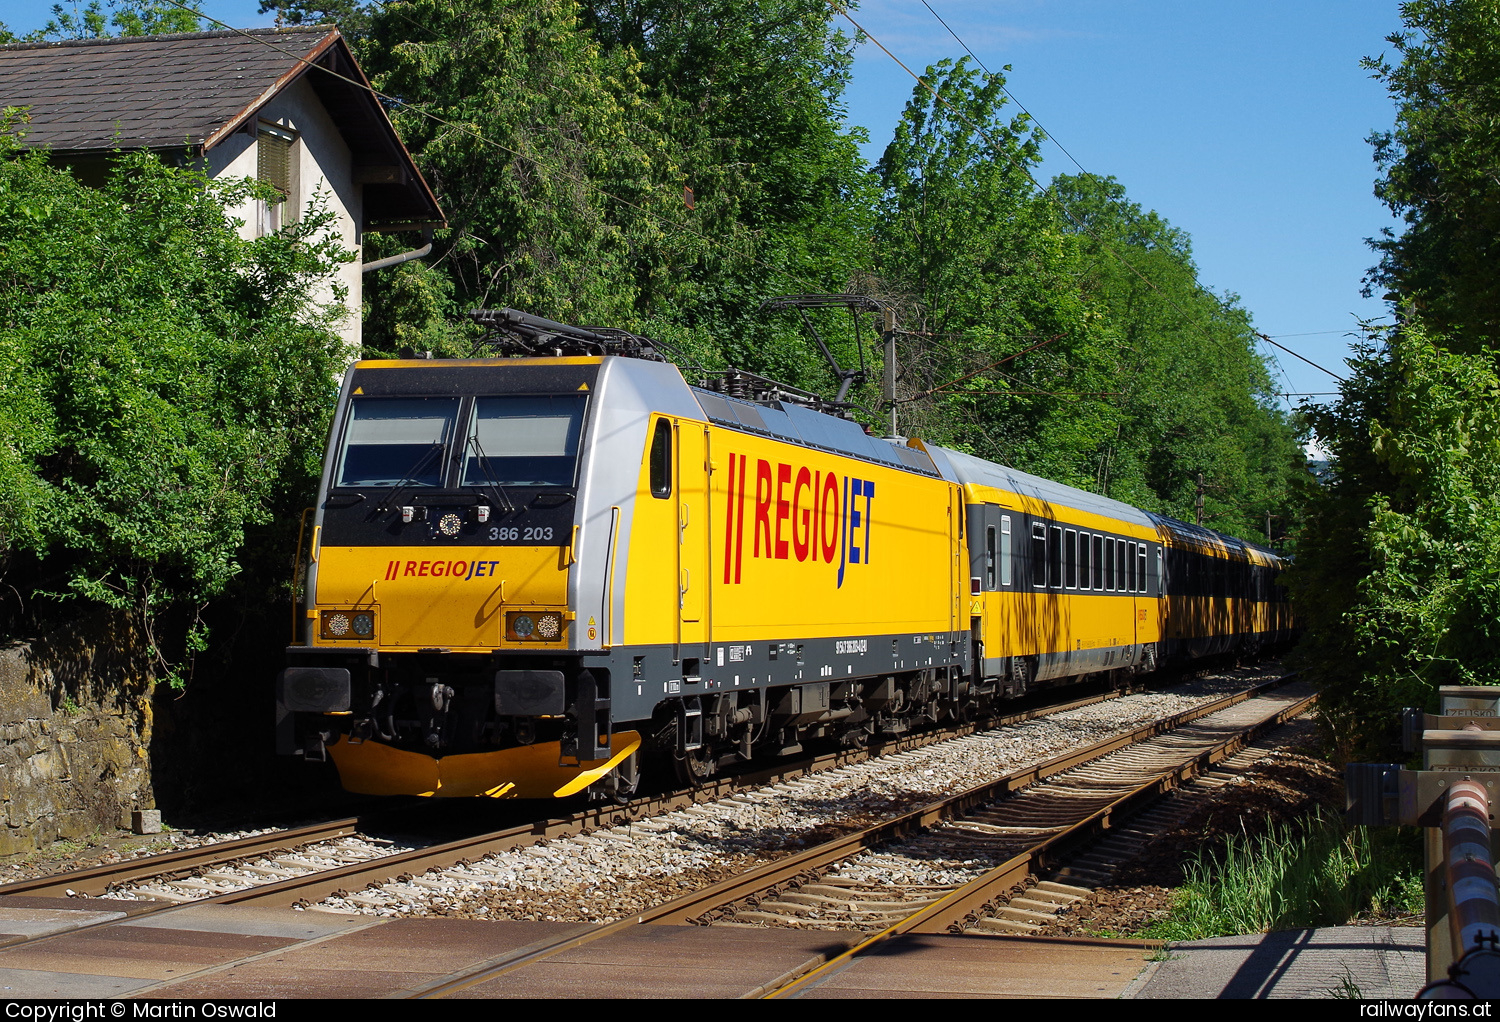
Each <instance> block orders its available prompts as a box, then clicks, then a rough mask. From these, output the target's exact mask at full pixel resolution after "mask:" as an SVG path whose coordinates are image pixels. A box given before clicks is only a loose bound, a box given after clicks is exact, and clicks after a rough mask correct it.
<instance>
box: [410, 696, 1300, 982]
mask: <svg viewBox="0 0 1500 1022" xmlns="http://www.w3.org/2000/svg"><path fill="white" fill-rule="evenodd" d="M1266 687H1270V686H1263V687H1258V689H1257V690H1255V691H1250V692H1245V693H1241V694H1238V695H1235V696H1229V697H1225V698H1224V699H1220V700H1216V701H1214V702H1213V703H1211V704H1208V705H1206V706H1202V707H1199V708H1196V709H1194V710H1190V711H1186V712H1184V713H1181V714H1177V715H1174V717H1173V718H1171V719H1168V720H1164V721H1160V722H1157V723H1154V724H1152V725H1148V726H1146V727H1142V728H1138V729H1135V730H1133V731H1132V732H1130V733H1129V734H1126V735H1122V736H1119V737H1116V738H1113V739H1109V740H1107V741H1104V742H1099V743H1096V744H1094V745H1092V746H1090V747H1088V748H1084V749H1079V750H1077V751H1075V752H1072V753H1069V754H1067V755H1065V756H1061V757H1056V758H1054V759H1052V760H1049V761H1047V762H1046V763H1042V764H1039V765H1036V766H1034V767H1030V768H1027V769H1024V770H1020V771H1015V772H1013V773H1011V774H1008V775H1006V776H1004V777H1001V778H999V779H997V780H995V781H991V782H987V783H985V784H982V785H978V786H976V787H973V788H970V789H968V790H966V791H964V792H961V793H958V794H956V795H954V796H951V797H949V798H945V799H942V800H939V801H938V802H935V803H933V804H931V805H928V806H925V807H923V808H921V809H918V810H915V811H912V812H908V813H905V814H902V815H901V816H899V817H896V818H894V819H890V820H886V821H883V822H881V823H879V824H876V825H873V826H869V827H865V828H861V829H860V830H858V831H855V832H853V833H849V834H846V835H843V836H841V837H839V838H836V839H834V840H831V841H827V842H824V843H822V844H820V845H818V846H816V847H814V848H810V849H807V850H806V851H803V852H800V853H796V854H793V855H790V856H786V857H784V858H781V859H778V860H776V861H774V862H771V863H768V864H766V865H764V866H762V867H760V868H758V869H753V870H749V871H746V872H745V873H743V874H741V875H738V876H735V877H731V878H728V879H725V880H722V881H720V882H718V883H715V884H711V885H708V886H706V887H703V888H701V889H699V890H695V891H693V892H690V893H688V894H685V895H683V896H681V897H678V898H676V899H673V900H671V901H668V902H665V903H663V904H660V905H656V906H652V907H650V908H647V909H644V910H642V911H640V912H637V913H636V914H634V915H633V916H631V917H628V918H625V919H620V920H617V921H615V922H613V923H609V924H607V925H602V926H598V927H595V928H593V929H592V930H590V931H588V932H586V933H583V934H576V935H573V936H569V937H567V938H564V939H560V940H558V941H555V942H553V943H551V944H544V945H542V946H539V947H538V946H533V947H531V948H530V949H528V950H525V951H524V952H521V953H517V954H514V955H511V956H507V957H505V958H504V959H503V960H500V961H495V962H491V963H488V964H486V965H485V966H484V967H483V968H481V969H478V970H473V971H471V972H469V973H467V974H464V975H460V976H454V977H448V978H445V979H443V980H441V981H439V982H436V983H433V984H431V985H429V986H428V987H427V988H425V989H423V990H421V991H418V992H417V993H416V994H415V996H418V997H426V998H438V997H448V996H465V995H468V996H472V995H473V994H474V993H475V991H476V988H481V987H484V986H485V985H487V984H490V983H494V982H496V981H498V980H501V979H502V978H503V977H505V976H506V975H508V974H510V973H512V972H515V971H517V970H520V969H524V968H526V967H528V966H530V965H534V964H536V963H538V962H541V961H544V960H545V959H547V958H550V957H552V956H554V955H557V954H560V953H563V952H566V951H569V950H571V949H573V948H577V947H580V946H582V945H584V944H587V943H591V942H593V941H596V940H600V939H604V938H606V937H610V936H614V935H616V934H619V933H621V932H623V931H625V930H628V929H630V928H633V927H636V926H640V925H643V924H647V923H679V924H681V923H694V922H696V923H706V924H709V925H712V924H713V923H715V922H718V923H724V922H733V920H732V918H730V916H731V915H732V913H733V912H734V910H735V908H736V906H737V905H742V904H751V903H752V901H751V899H757V900H758V901H759V903H761V904H763V903H764V902H763V901H761V900H759V899H760V896H761V895H763V894H765V893H766V892H775V891H778V890H781V889H782V888H783V887H785V886H788V885H791V884H794V883H796V884H798V886H799V888H800V890H801V892H802V893H804V894H806V895H807V896H808V898H809V899H814V900H818V901H822V902H825V903H828V902H833V903H839V907H840V908H842V909H844V910H846V911H849V912H850V913H851V915H852V914H853V913H854V912H855V911H856V910H857V911H858V912H860V913H862V919H861V920H860V921H859V922H856V923H855V925H861V924H863V925H864V926H866V927H869V926H871V925H873V924H875V923H879V924H880V926H881V928H880V929H879V930H878V932H875V933H873V934H872V935H871V936H869V937H868V938H867V939H866V940H864V941H862V942H861V943H859V944H858V945H856V946H855V947H854V948H852V949H851V950H850V951H849V952H846V953H845V954H843V955H839V956H837V957H835V958H833V959H832V960H831V961H829V962H828V963H826V964H825V965H824V966H821V967H820V968H819V969H817V970H814V972H812V973H809V974H807V975H806V976H804V977H786V979H787V980H788V982H786V983H784V984H783V983H778V984H776V985H775V986H776V989H775V990H769V989H768V990H763V991H758V993H761V994H765V995H768V996H769V995H772V994H776V995H778V996H779V995H781V994H783V993H785V994H790V995H795V994H796V993H797V992H798V991H799V990H801V989H803V988H805V986H806V985H807V984H810V983H815V982H818V981H819V980H818V977H819V976H820V975H827V973H828V971H830V970H836V969H837V968H839V967H840V965H841V963H847V962H848V961H849V960H851V959H852V958H853V957H855V956H857V955H859V954H863V953H865V952H867V951H868V950H869V949H871V948H873V947H874V946H875V945H877V944H879V943H880V942H882V941H884V940H887V939H889V938H890V937H892V936H896V935H899V934H904V933H947V932H950V931H954V930H958V931H961V930H963V929H966V928H968V927H969V925H970V924H972V923H974V922H975V920H976V918H977V917H979V916H981V915H983V914H984V913H985V910H986V909H987V907H988V906H990V905H992V904H993V903H997V902H1002V901H1005V900H1009V896H1010V894H1011V892H1012V890H1013V889H1016V888H1019V887H1021V886H1022V885H1023V884H1024V883H1025V882H1026V881H1027V880H1028V879H1029V878H1030V877H1031V876H1032V875H1033V874H1034V873H1036V872H1038V871H1041V870H1044V869H1046V868H1047V866H1048V865H1049V864H1052V863H1055V862H1056V861H1059V860H1060V858H1061V857H1062V856H1064V855H1065V854H1067V853H1068V852H1069V851H1070V850H1072V849H1075V848H1077V847H1079V846H1080V845H1082V844H1084V843H1087V842H1088V841H1090V840H1093V839H1095V838H1096V837H1097V836H1098V835H1100V834H1102V833H1104V832H1105V831H1107V830H1108V829H1109V828H1110V826H1111V824H1112V823H1113V822H1114V821H1115V820H1117V819H1119V818H1121V817H1124V816H1127V815H1129V814H1130V813H1131V812H1132V811H1134V810H1136V809H1138V808H1140V807H1142V806H1144V805H1145V804H1147V803H1149V802H1150V801H1151V800H1153V799H1155V798H1156V797H1158V796H1159V795H1160V794H1162V793H1163V792H1165V791H1169V790H1171V789H1172V788H1174V787H1177V786H1179V785H1181V784H1182V783H1184V782H1185V781H1187V780H1188V779H1190V778H1192V777H1194V776H1196V775H1197V774H1199V773H1202V772H1203V771H1205V770H1206V769H1208V768H1210V767H1211V766H1212V765H1213V764H1215V763H1217V762H1219V761H1220V760H1222V759H1225V758H1227V757H1229V756H1231V755H1233V754H1234V753H1235V752H1237V751H1238V750H1239V749H1241V748H1243V747H1244V746H1245V745H1246V744H1247V743H1249V742H1250V741H1251V740H1252V739H1253V737H1254V736H1255V735H1257V734H1259V733H1261V732H1263V731H1264V730H1266V729H1268V728H1271V727H1275V726H1277V725H1279V724H1280V723H1282V722H1284V721H1285V720H1287V719H1290V718H1291V717H1293V716H1295V715H1297V714H1300V713H1302V712H1303V711H1304V710H1306V709H1307V707H1308V706H1309V705H1311V703H1312V702H1313V700H1314V698H1315V696H1313V695H1312V694H1311V693H1310V692H1303V693H1297V694H1293V695H1285V694H1283V695H1272V694H1264V695H1263V694H1261V693H1260V691H1259V689H1260V688H1266ZM1239 704H1247V705H1245V706H1243V707H1241V706H1240V705H1239ZM1225 714H1228V717H1227V718H1226V717H1225V716H1224V715H1225ZM1209 717H1212V718H1217V719H1211V720H1203V718H1209ZM1236 718H1237V719H1236ZM1200 721H1201V723H1199V722H1200ZM1195 725H1196V726H1195ZM1137 746H1144V748H1133V747H1137ZM1122 752H1123V753H1124V762H1121V761H1110V762H1109V763H1107V764H1106V763H1105V761H1104V759H1103V757H1109V756H1112V755H1119V754H1120V753H1122ZM1085 764H1090V766H1085ZM1080 768H1082V769H1080ZM1117 768H1119V769H1120V770H1122V771H1123V772H1124V776H1117V774H1116V770H1117ZM1070 773H1072V774H1075V775H1076V776H1074V777H1073V778H1072V780H1071V781H1069V782H1064V780H1063V777H1064V776H1065V775H1068V774H1070ZM1101 774H1103V775H1105V776H1103V777H1101ZM1049 782H1050V783H1049ZM1101 782H1102V783H1101ZM1023 790H1024V794H1022V795H1021V796H1019V797H1017V798H1015V799H1009V800H1007V798H1006V797H1007V796H1009V795H1011V794H1012V793H1016V792H1022V791H1023ZM1043 792H1048V794H1046V795H1043V794H1042V793H1043ZM1040 800H1045V801H1050V802H1052V803H1053V804H1054V811H1052V812H1050V813H1049V820H1048V822H1047V823H1046V824H1045V825H1044V826H1040V827H1038V826H1034V825H1029V826H1028V825H1022V826H1017V827H1015V828H1014V829H1012V830H1011V831H1010V832H1009V833H1008V834H1007V835H1006V837H1007V838H1008V839H1012V840H1013V841H1015V839H1018V838H1021V835H1020V834H1019V831H1020V830H1027V831H1030V832H1031V833H1030V834H1029V835H1027V836H1026V837H1025V838H1024V839H1021V840H1019V841H1015V843H1017V844H1019V845H1021V846H1023V847H1020V848H1019V850H1014V849H1011V848H1009V847H1007V848H1006V849H1005V851H1006V852H1007V853H1012V852H1013V854H1007V855H1006V856H1005V858H1004V861H1001V862H999V863H998V864H995V865H991V866H990V867H989V868H986V869H984V870H982V871H978V873H979V875H977V876H975V877H973V878H972V879H969V880H968V881H967V882H964V883H961V884H957V885H927V887H926V889H924V890H922V891H920V892H908V893H915V895H916V896H914V897H910V898H903V899H900V900H899V901H897V900H895V899H893V898H892V897H891V892H890V891H889V890H888V889H887V890H880V891H870V892H869V897H866V898H860V897H859V896H858V895H859V892H858V891H857V890H856V888H855V886H854V884H851V883H850V881H849V878H847V877H842V876H839V875H837V874H834V875H832V876H830V875H829V874H830V872H831V871H832V870H833V869H834V868H835V867H836V866H837V865H839V864H841V863H845V862H846V861H849V860H850V859H851V858H852V857H856V856H859V855H861V854H865V853H868V852H870V850H872V849H881V851H880V853H879V854H887V853H888V852H889V849H890V848H891V847H895V848H896V849H897V850H898V851H899V849H901V848H902V847H906V848H910V847H911V846H912V845H914V844H917V843H919V842H922V841H924V840H927V839H928V838H929V836H930V835H932V834H934V833H936V832H937V831H939V830H942V829H950V830H951V829H955V828H956V829H960V830H968V831H969V833H967V834H965V835H964V839H965V840H971V839H972V835H973V826H972V823H971V821H974V820H976V819H979V820H982V819H983V818H984V816H985V815H986V814H988V813H990V812H999V813H1003V810H1002V809H1001V808H1000V806H999V805H996V803H1000V804H1003V803H1005V802H1006V801H1012V802H1015V803H1017V804H1020V803H1023V802H1035V801H1040ZM1064 802H1070V803H1072V804H1073V806H1072V811H1071V815H1072V816H1073V817H1076V818H1075V819H1072V820H1064V819H1061V818H1060V817H1059V816H1058V815H1057V814H1058V813H1060V812H1061V810H1060V809H1056V808H1055V807H1056V805H1057V804H1058V803H1064ZM991 807H993V808H991ZM1031 808H1035V807H1034V806H1033V807H1031ZM975 810H981V812H979V813H975V812H974V811H975ZM960 818H963V823H956V822H955V821H958V820H960ZM1034 823H1035V820H1034V819H1032V824H1034ZM965 824H968V826H967V827H966V826H965ZM983 825H984V826H989V827H1010V826H1012V825H1010V824H993V823H988V822H986V823H984V824H983ZM950 836H951V835H950ZM998 852H999V850H998V849H997V848H993V847H992V848H990V849H989V850H988V854H989V856H990V857H991V858H994V857H995V856H996V855H997V854H998ZM856 861H857V860H856ZM809 878H812V879H814V881H822V882H814V883H810V884H809V883H803V881H806V880H808V879H809ZM855 883H857V881H856V882H855ZM1042 893H1043V895H1045V894H1047V893H1050V892H1048V891H1046V890H1044V891H1043V892H1042ZM778 897H779V896H778ZM1059 897H1063V898H1067V897H1074V895H1062V894H1060V895H1059ZM856 901H864V902H865V904H863V905H862V906H854V905H853V904H852V903H853V902H856ZM782 903H783V904H784V903H785V902H782ZM794 904H800V905H801V906H806V904H807V902H806V901H804V902H801V903H796V902H794ZM754 911H759V909H755V910H754ZM796 914H797V913H794V915H796ZM840 922H841V923H844V924H845V925H838V926H834V927H831V928H847V922H848V921H846V920H840Z"/></svg>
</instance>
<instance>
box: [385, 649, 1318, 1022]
mask: <svg viewBox="0 0 1500 1022" xmlns="http://www.w3.org/2000/svg"><path fill="white" fill-rule="evenodd" d="M1293 677H1295V675H1293V674H1288V675H1284V676H1283V677H1280V678H1276V679H1272V680H1270V681H1266V682H1262V683H1260V684H1258V685H1255V686H1253V687H1251V688H1249V689H1244V690H1241V691H1239V692H1235V693H1232V694H1230V695H1227V696H1223V697H1221V698H1219V699H1216V700H1213V701H1211V702H1208V703H1204V704H1201V705H1199V706H1195V707H1191V708H1190V709H1187V710H1183V711H1180V712H1178V713H1175V714H1172V715H1171V716H1169V717H1164V718H1161V719H1160V720H1156V721H1153V722H1152V723H1150V724H1146V725H1142V726H1141V727H1137V728H1134V729H1132V730H1131V731H1129V732H1125V733H1123V734H1120V735H1116V736H1114V737H1112V738H1108V739H1105V740H1103V741H1100V742H1096V743H1094V744H1093V745H1090V746H1087V747H1086V748H1083V749H1078V750H1074V751H1073V752H1070V753H1065V754H1064V755H1061V756H1056V757H1053V758H1052V759H1049V760H1047V761H1045V762H1043V763H1039V764H1035V765H1033V766H1030V767H1025V768H1022V769H1020V770H1016V771H1012V772H1011V773H1008V774H1006V775H1004V776H1002V777H1000V778H998V779H996V780H994V781H990V782H986V783H984V784H980V785H975V786H974V787H972V788H968V789H966V790H964V791H962V792H959V793H957V794H955V795H950V796H947V797H945V798H943V799H940V800H938V801H936V802H933V803H931V804H929V805H927V806H924V807H922V808H920V809H916V810H913V811H911V812H907V813H903V814H902V815H900V816H897V817H894V818H892V819H890V820H886V821H883V822H881V823H879V824H875V825H873V826H870V827H865V828H861V829H859V830H856V831H852V832H850V833H849V834H845V835H842V836H840V837H837V838H834V839H832V840H830V841H826V842H824V843H822V844H819V845H817V846H815V847H813V848H810V849H807V850H805V851H802V852H798V853H795V854H793V855H790V856H785V857H783V858H780V859H777V860H775V861H774V862H770V863H766V864H765V865H763V866H760V867H757V868H755V869H751V870H748V871H746V872H745V873H742V874H740V875H738V876H734V877H730V878H728V879H726V880H722V881H719V882H717V883H714V884H710V885H708V886H706V887H703V888H700V889H699V890H697V891H693V892H690V893H688V894H685V895H682V896H681V897H678V898H674V899H673V900H671V901H668V902H664V903H662V904H660V905H656V906H653V907H651V908H648V909H645V910H643V911H641V912H638V913H634V914H632V915H630V916H628V917H626V918H623V919H619V920H616V921H615V922H613V923H608V924H605V925H603V926H599V927H596V928H594V929H591V930H589V931H587V932H585V933H579V934H575V935H573V936H570V937H564V938H561V939H559V940H557V941H554V942H551V943H547V944H544V945H541V946H539V947H537V946H533V947H530V948H528V949H524V950H523V951H521V952H516V953H512V954H509V955H502V956H499V957H498V958H497V959H494V960H491V961H490V962H487V963H485V964H484V965H482V966H480V967H479V968H477V969H471V970H469V971H466V972H465V973H463V974H462V975H459V976H454V977H450V978H445V979H442V980H438V981H435V982H433V983H432V984H429V985H428V986H426V987H424V988H422V989H420V990H418V991H415V992H414V993H413V994H412V995H411V996H412V997H413V998H420V999H427V998H441V997H446V996H448V995H450V994H453V993H457V992H459V991H462V990H467V989H470V988H472V987H474V986H477V985H479V984H481V983H486V982H489V981H490V980H493V979H496V978H498V977H500V976H503V975H505V974H507V973H510V972H514V971H516V970H518V969H522V968H524V967H526V966H528V965H531V964H534V963H536V962H538V961H541V960H543V959H546V958H550V957H552V956H553V955H557V954H560V953H562V952H564V951H569V950H572V949H573V948H576V947H580V946H582V945H584V944H590V943H593V942H594V941H597V940H602V939H604V938H606V937H610V936H613V935H615V934H618V933H623V932H625V931H627V930H631V929H634V928H635V927H636V926H640V925H643V924H647V923H656V924H673V923H677V924H681V923H687V922H690V921H692V920H694V919H697V918H699V917H701V916H702V915H703V914H704V913H706V912H709V911H712V910H713V909H714V908H717V907H721V906H725V905H729V904H732V903H733V902H736V901H739V900H741V899H742V898H744V897H746V896H748V895H750V894H754V893H755V892H757V891H761V890H765V889H766V888H767V887H771V886H774V885H775V884H778V883H781V882H784V881H785V880H788V879H791V878H793V877H796V876H799V875H801V874H803V873H806V872H809V871H812V870H816V869H819V868H822V867H825V866H828V865H831V864H832V863H834V862H837V861H839V860H840V859H842V858H844V857H845V856H847V855H848V854H849V853H850V852H854V851H860V850H863V849H865V848H868V847H871V846H874V845H879V844H883V843H885V842H887V841H889V840H892V839H895V838H899V837H902V836H904V835H906V834H910V833H915V832H917V831H920V830H922V829H924V828H926V827H930V826H931V825H932V824H934V823H938V822H941V821H942V820H944V819H947V818H950V817H952V816H955V815H958V814H960V813H962V812H964V811H965V810H967V809H969V808H972V807H974V806H976V805H982V804H985V803H988V802H993V801H995V800H996V799H997V798H1001V797H1004V796H1005V795H1008V794H1010V793H1011V792H1014V791H1016V790H1018V789H1020V788H1024V787H1026V786H1028V785H1031V784H1035V783H1037V782H1038V781H1042V780H1046V779H1047V778H1049V777H1053V776H1055V775H1057V774H1061V773H1065V772H1066V771H1068V770H1071V769H1073V768H1074V767H1077V766H1080V765H1082V764H1084V763H1087V762H1090V761H1091V760H1095V759H1098V758H1100V757H1101V756H1106V755H1108V754H1109V753H1111V752H1115V751H1117V750H1119V749H1122V748H1125V747H1127V746H1130V745H1134V744H1136V743H1138V742H1142V741H1145V740H1147V739H1149V738H1153V737H1156V736H1157V735H1160V734H1162V733H1164V732H1167V731H1171V730H1173V729H1175V728H1178V727H1182V726H1183V725H1185V724H1189V723H1192V722H1193V721H1195V720H1197V719H1199V718H1201V717H1205V716H1208V715H1209V714H1212V713H1217V712H1219V711H1221V710H1224V709H1227V708H1229V707H1231V706H1235V705H1237V704H1239V703H1242V702H1245V701H1246V700H1248V699H1252V698H1255V697H1256V696H1259V695H1261V694H1263V693H1264V692H1266V691H1268V690H1270V689H1273V688H1276V687H1278V686H1280V685H1283V684H1285V683H1286V682H1288V681H1290V680H1291V679H1292V678H1293Z"/></svg>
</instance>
